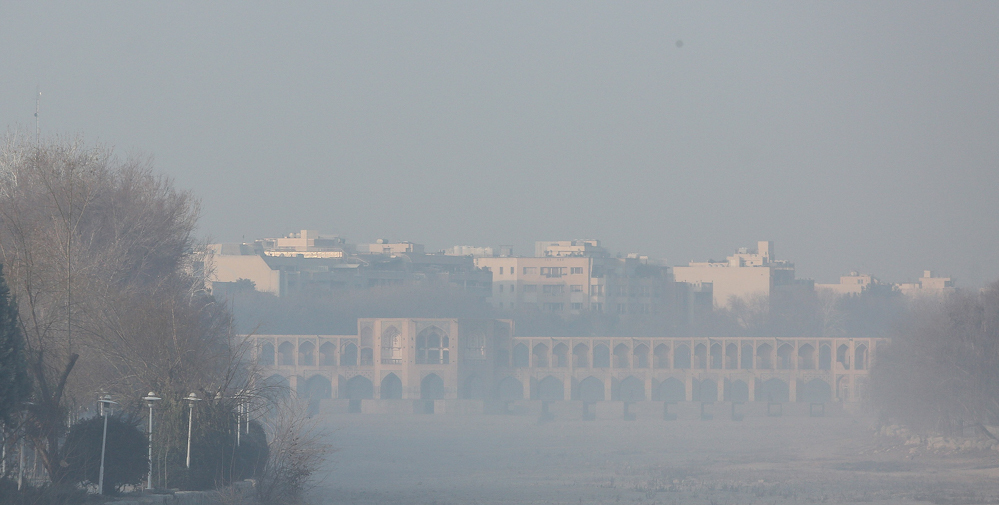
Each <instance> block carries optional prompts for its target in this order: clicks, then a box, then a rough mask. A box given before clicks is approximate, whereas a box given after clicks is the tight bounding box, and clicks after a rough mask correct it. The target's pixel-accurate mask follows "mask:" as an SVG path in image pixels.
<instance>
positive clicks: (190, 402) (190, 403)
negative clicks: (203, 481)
mask: <svg viewBox="0 0 999 505" xmlns="http://www.w3.org/2000/svg"><path fill="white" fill-rule="evenodd" d="M184 400H185V401H187V467H188V468H191V427H192V424H191V423H192V422H193V421H194V404H195V403H197V402H200V401H201V398H198V395H196V394H194V393H191V394H189V395H187V396H186V397H185V398H184Z"/></svg>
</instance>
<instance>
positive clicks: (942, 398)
mask: <svg viewBox="0 0 999 505" xmlns="http://www.w3.org/2000/svg"><path fill="white" fill-rule="evenodd" d="M871 374H872V391H871V392H872V400H873V402H874V404H875V406H876V407H877V408H878V409H879V410H880V412H881V414H882V416H883V417H884V418H885V419H886V420H891V421H895V422H901V423H904V424H907V425H910V426H912V427H915V428H923V429H938V430H943V431H947V430H949V429H950V428H951V427H952V426H954V424H955V423H956V422H958V421H961V422H963V423H970V424H977V425H982V424H995V423H997V422H999V283H995V284H993V285H992V286H990V287H989V288H987V289H985V290H983V291H982V292H980V293H968V292H958V293H957V294H955V295H952V296H950V297H947V298H943V299H924V300H920V301H918V302H916V304H915V306H914V307H913V308H912V310H911V315H910V317H908V318H907V319H906V320H905V321H904V322H903V324H901V325H900V326H899V327H898V328H897V330H896V331H895V332H894V334H893V339H892V342H891V344H890V345H889V346H887V347H885V348H883V349H880V350H879V352H878V361H877V363H875V366H874V367H873V368H872V370H871ZM983 432H984V430H983Z"/></svg>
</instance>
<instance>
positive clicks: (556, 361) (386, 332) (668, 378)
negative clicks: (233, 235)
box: [253, 319, 880, 403]
mask: <svg viewBox="0 0 999 505" xmlns="http://www.w3.org/2000/svg"><path fill="white" fill-rule="evenodd" d="M358 324H359V331H358V335H343V336H338V335H314V336H302V335H256V336H254V337H253V338H254V339H255V342H256V346H255V359H256V360H257V363H258V364H259V365H261V367H262V369H263V370H264V371H265V374H266V375H267V376H268V379H266V380H268V381H271V382H273V383H275V384H282V385H285V386H287V388H288V389H289V390H291V391H295V392H296V393H297V394H298V395H300V396H303V397H307V398H310V399H315V400H326V399H337V398H339V399H350V400H448V399H464V400H490V399H494V400H501V401H508V402H509V401H518V400H542V401H563V400H564V401H571V400H577V401H584V402H599V401H621V402H639V401H662V402H683V401H699V402H715V401H733V402H747V401H770V402H794V401H801V402H812V403H822V402H835V401H843V402H851V401H856V400H858V399H860V397H861V396H862V395H863V393H864V386H865V383H866V381H867V377H868V374H869V369H870V364H871V361H872V360H873V359H874V355H875V352H876V349H877V346H878V345H879V344H880V342H879V340H878V339H849V338H835V339H832V338H827V339H816V338H781V339H777V338H742V339H740V338H732V339H728V338H719V339H713V338H609V337H608V338H599V337H585V338H582V337H580V338H575V337H545V338H541V337H515V336H512V335H511V334H510V333H511V325H510V324H509V322H506V321H494V320H485V321H465V320H457V319H362V320H360V321H359V322H358Z"/></svg>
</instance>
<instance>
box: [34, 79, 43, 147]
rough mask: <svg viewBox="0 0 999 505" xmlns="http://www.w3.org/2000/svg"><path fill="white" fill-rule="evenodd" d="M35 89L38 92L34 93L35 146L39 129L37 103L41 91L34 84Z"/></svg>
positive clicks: (39, 99)
mask: <svg viewBox="0 0 999 505" xmlns="http://www.w3.org/2000/svg"><path fill="white" fill-rule="evenodd" d="M35 91H36V92H38V94H37V95H35V145H36V146H37V145H38V134H39V131H40V130H39V129H38V103H39V102H41V101H42V92H41V90H39V89H38V86H35Z"/></svg>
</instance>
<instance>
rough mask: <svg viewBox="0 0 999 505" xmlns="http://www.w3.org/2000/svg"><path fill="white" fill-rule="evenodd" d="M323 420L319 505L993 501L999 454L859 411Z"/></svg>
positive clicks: (998, 495) (997, 494)
mask: <svg viewBox="0 0 999 505" xmlns="http://www.w3.org/2000/svg"><path fill="white" fill-rule="evenodd" d="M327 419H328V423H329V426H330V427H331V428H335V430H336V431H335V433H333V434H332V435H331V436H330V441H331V443H332V444H333V445H335V446H336V447H337V448H338V449H339V451H338V452H336V453H335V454H333V455H332V456H331V458H330V466H329V468H326V469H324V470H323V471H322V472H321V474H322V476H323V481H322V483H321V484H320V486H319V487H318V488H317V489H316V491H315V496H314V499H313V501H314V502H315V503H321V504H334V503H335V504H340V503H345V504H376V503H377V504H381V503H393V504H395V503H398V504H513V503H517V504H594V503H613V504H619V503H638V504H687V503H690V504H699V503H703V504H757V503H758V504H781V503H938V504H970V503H999V452H996V451H978V452H963V453H962V452H956V453H955V452H950V453H939V452H934V451H931V450H928V449H926V448H924V447H922V446H920V447H912V446H905V445H904V443H903V441H902V440H895V439H889V438H885V437H881V436H877V435H876V434H875V432H874V430H873V429H872V426H873V423H872V421H871V420H870V419H867V418H865V417H863V416H845V415H843V416H840V417H826V418H809V417H782V418H767V417H755V418H750V417H747V418H746V419H745V420H743V421H741V422H734V421H730V420H712V421H700V420H684V419H681V420H677V421H662V420H655V419H639V420H637V421H632V422H626V421H623V420H596V421H583V420H554V421H550V422H546V423H539V422H538V419H537V418H535V417H530V416H511V415H506V416H502V415H478V416H448V415H410V416H403V415H398V416H392V415H375V414H341V415H331V416H329V417H328V418H327Z"/></svg>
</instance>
